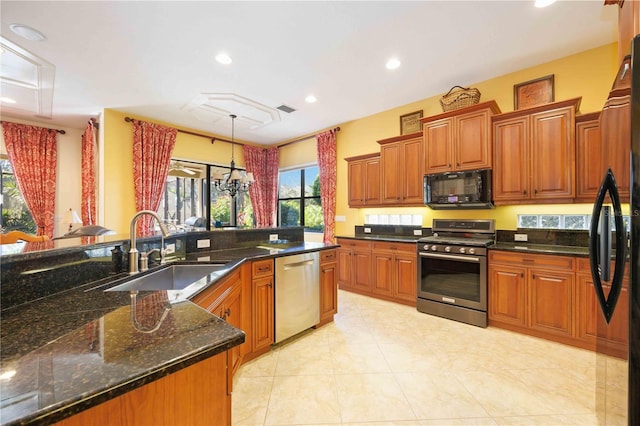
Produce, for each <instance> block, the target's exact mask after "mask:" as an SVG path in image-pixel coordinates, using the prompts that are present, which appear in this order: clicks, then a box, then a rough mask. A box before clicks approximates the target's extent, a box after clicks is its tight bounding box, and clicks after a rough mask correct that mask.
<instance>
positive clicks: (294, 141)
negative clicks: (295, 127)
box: [278, 127, 340, 148]
mask: <svg viewBox="0 0 640 426" xmlns="http://www.w3.org/2000/svg"><path fill="white" fill-rule="evenodd" d="M332 130H333V131H334V132H339V131H340V127H335V128H333V129H332ZM318 134H319V133H318ZM316 136H318V135H311V136H307V137H304V138H299V139H295V140H292V141H289V142H285V143H283V144H281V145H278V148H282V147H283V146H287V145H293V144H294V143H298V142H302V141H306V140H307V139H311V138H315V137H316Z"/></svg>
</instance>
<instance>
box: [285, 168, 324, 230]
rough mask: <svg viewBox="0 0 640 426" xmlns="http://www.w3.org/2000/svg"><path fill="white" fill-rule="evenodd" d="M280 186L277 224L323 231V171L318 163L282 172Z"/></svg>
mask: <svg viewBox="0 0 640 426" xmlns="http://www.w3.org/2000/svg"><path fill="white" fill-rule="evenodd" d="M279 182H280V184H279V187H278V224H279V225H280V226H304V227H305V228H307V230H308V231H317V232H322V231H323V230H324V222H323V218H322V204H321V201H320V170H319V169H318V166H311V167H306V168H303V169H295V170H287V171H283V172H280V177H279Z"/></svg>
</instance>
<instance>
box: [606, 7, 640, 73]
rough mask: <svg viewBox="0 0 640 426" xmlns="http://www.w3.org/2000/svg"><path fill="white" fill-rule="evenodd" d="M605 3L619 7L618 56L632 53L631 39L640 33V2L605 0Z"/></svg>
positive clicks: (621, 58)
mask: <svg viewBox="0 0 640 426" xmlns="http://www.w3.org/2000/svg"><path fill="white" fill-rule="evenodd" d="M604 4H606V5H614V6H612V7H617V8H618V57H619V59H620V61H621V62H622V60H623V58H624V57H625V56H626V55H628V54H629V53H631V39H633V37H635V36H636V34H640V2H638V1H632V0H627V1H624V0H605V2H604Z"/></svg>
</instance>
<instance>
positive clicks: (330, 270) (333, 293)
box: [320, 249, 338, 324]
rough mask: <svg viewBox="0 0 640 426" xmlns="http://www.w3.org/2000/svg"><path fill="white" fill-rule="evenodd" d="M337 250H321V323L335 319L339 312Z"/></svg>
mask: <svg viewBox="0 0 640 426" xmlns="http://www.w3.org/2000/svg"><path fill="white" fill-rule="evenodd" d="M337 280H338V257H337V250H335V249H333V250H324V251H321V252H320V324H324V323H327V322H330V321H333V316H334V315H335V314H337V313H338V282H337Z"/></svg>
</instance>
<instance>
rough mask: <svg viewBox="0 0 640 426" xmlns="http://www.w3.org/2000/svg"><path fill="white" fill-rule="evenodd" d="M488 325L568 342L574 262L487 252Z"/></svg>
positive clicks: (540, 256) (565, 257)
mask: <svg viewBox="0 0 640 426" xmlns="http://www.w3.org/2000/svg"><path fill="white" fill-rule="evenodd" d="M488 291H489V309H488V315H489V324H490V325H497V326H502V327H503V328H508V329H512V330H516V331H523V332H526V333H528V334H532V335H535V336H538V337H546V338H552V339H553V340H557V341H563V342H568V341H569V340H570V339H571V338H572V333H573V310H574V307H573V299H574V259H573V258H571V257H567V256H549V255H539V254H522V253H513V252H501V251H490V252H489V290H488Z"/></svg>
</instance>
